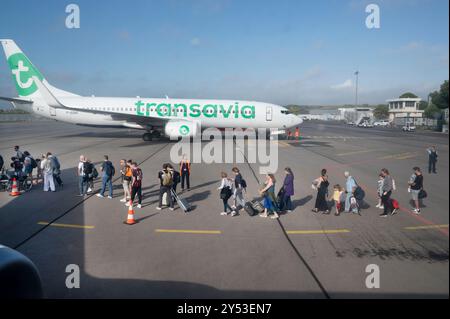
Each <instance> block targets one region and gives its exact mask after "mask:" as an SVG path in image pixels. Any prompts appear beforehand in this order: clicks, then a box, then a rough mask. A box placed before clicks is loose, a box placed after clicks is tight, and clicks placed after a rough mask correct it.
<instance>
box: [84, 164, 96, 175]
mask: <svg viewBox="0 0 450 319" xmlns="http://www.w3.org/2000/svg"><path fill="white" fill-rule="evenodd" d="M93 166H94V165H92V163H88V162H84V163H83V171H84V174H85V175H88V176H89V175H91V174H92V171H93Z"/></svg>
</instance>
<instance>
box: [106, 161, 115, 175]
mask: <svg viewBox="0 0 450 319" xmlns="http://www.w3.org/2000/svg"><path fill="white" fill-rule="evenodd" d="M105 166H106V167H105V174H106V176H109V177H112V176H114V174H116V170H115V168H114V166H113V164H112V163H111V162H109V161H108V162H106V165H105Z"/></svg>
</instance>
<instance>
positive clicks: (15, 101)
mask: <svg viewBox="0 0 450 319" xmlns="http://www.w3.org/2000/svg"><path fill="white" fill-rule="evenodd" d="M0 100H2V101H7V102H14V103H22V104H31V103H33V101H32V100H27V99H21V98H16V97H5V96H0Z"/></svg>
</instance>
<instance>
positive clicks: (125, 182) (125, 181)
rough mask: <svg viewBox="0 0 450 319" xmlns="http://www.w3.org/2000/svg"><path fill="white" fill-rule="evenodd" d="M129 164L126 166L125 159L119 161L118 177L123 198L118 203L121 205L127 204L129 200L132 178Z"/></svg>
mask: <svg viewBox="0 0 450 319" xmlns="http://www.w3.org/2000/svg"><path fill="white" fill-rule="evenodd" d="M131 164H132V163H131ZM131 164H128V162H127V160H125V159H121V160H120V176H121V179H122V187H123V198H122V199H121V200H120V201H121V202H122V203H127V202H128V201H129V200H130V198H131V180H132V178H133V176H132V175H133V174H132V170H131Z"/></svg>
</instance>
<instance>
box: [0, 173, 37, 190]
mask: <svg viewBox="0 0 450 319" xmlns="http://www.w3.org/2000/svg"><path fill="white" fill-rule="evenodd" d="M14 177H16V178H17V187H18V189H19V191H22V190H23V191H25V192H28V191H29V190H31V188H33V180H32V179H31V178H30V177H29V176H24V175H22V174H19V175H18V176H17V174H16V173H15V172H14V171H3V172H0V191H7V192H11V189H12V184H13V178H14Z"/></svg>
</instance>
